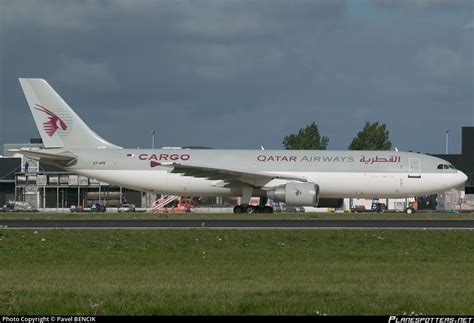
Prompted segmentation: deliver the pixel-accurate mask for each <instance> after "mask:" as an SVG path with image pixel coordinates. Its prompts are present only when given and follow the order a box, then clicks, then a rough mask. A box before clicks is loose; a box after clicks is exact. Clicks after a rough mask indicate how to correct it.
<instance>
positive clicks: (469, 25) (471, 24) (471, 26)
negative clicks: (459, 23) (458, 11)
mask: <svg viewBox="0 0 474 323" xmlns="http://www.w3.org/2000/svg"><path fill="white" fill-rule="evenodd" d="M464 28H465V29H474V19H473V20H471V21H469V22H467V23H466V24H465V25H464Z"/></svg>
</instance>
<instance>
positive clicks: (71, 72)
mask: <svg viewBox="0 0 474 323" xmlns="http://www.w3.org/2000/svg"><path fill="white" fill-rule="evenodd" d="M54 77H55V78H56V79H57V80H58V81H60V82H62V83H64V84H68V85H72V86H77V87H81V88H83V89H86V90H89V91H91V90H92V91H98V92H101V91H111V90H116V89H117V88H118V87H119V83H118V81H117V80H116V79H115V77H114V76H113V74H112V72H111V71H110V69H109V67H108V66H107V64H105V63H91V62H85V61H82V60H80V59H75V58H62V59H61V61H60V64H59V66H58V69H57V71H56V73H55V75H54Z"/></svg>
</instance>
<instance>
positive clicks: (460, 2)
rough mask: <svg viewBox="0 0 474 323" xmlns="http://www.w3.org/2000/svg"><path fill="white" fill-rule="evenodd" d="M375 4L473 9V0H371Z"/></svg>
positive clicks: (432, 9) (432, 8)
mask: <svg viewBox="0 0 474 323" xmlns="http://www.w3.org/2000/svg"><path fill="white" fill-rule="evenodd" d="M371 3H372V4H374V5H375V6H378V7H381V8H385V9H407V10H417V11H443V10H466V9H467V10H469V9H470V10H472V9H474V4H473V2H472V1H471V0H371Z"/></svg>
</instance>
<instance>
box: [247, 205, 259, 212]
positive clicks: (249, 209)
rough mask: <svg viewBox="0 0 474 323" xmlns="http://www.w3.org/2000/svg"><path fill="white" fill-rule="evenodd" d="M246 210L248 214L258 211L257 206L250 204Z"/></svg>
mask: <svg viewBox="0 0 474 323" xmlns="http://www.w3.org/2000/svg"><path fill="white" fill-rule="evenodd" d="M245 212H247V213H248V214H254V213H257V208H256V207H255V206H252V205H249V206H247V208H246V209H245Z"/></svg>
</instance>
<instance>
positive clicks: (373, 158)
mask: <svg viewBox="0 0 474 323" xmlns="http://www.w3.org/2000/svg"><path fill="white" fill-rule="evenodd" d="M20 84H21V87H22V89H23V92H24V94H25V97H26V100H27V101H28V105H29V107H30V110H31V113H32V114H33V118H34V120H35V123H36V126H37V128H38V131H39V133H40V135H41V138H42V139H43V144H44V148H42V149H22V150H21V153H23V154H24V155H26V156H27V157H29V158H33V159H37V160H40V161H41V162H44V163H47V164H52V165H55V166H58V167H61V168H63V169H65V170H67V171H69V172H72V173H76V174H79V175H83V176H87V177H90V178H95V179H98V180H101V181H104V182H107V183H110V184H114V185H120V186H123V187H128V188H131V189H135V190H140V191H151V192H155V193H158V194H172V195H185V196H234V197H237V196H240V197H241V201H242V203H241V204H240V205H237V206H235V208H234V212H235V213H241V212H247V213H254V212H268V213H271V212H273V209H272V208H271V207H269V206H265V205H266V202H267V200H268V199H272V200H275V201H281V202H285V203H286V204H287V205H289V206H330V205H334V204H337V201H341V200H342V198H344V197H357V198H380V197H384V198H401V197H411V196H421V195H427V194H433V193H437V192H443V191H446V190H449V189H451V188H453V187H458V186H461V185H463V183H464V182H465V181H466V180H467V177H466V175H465V174H464V173H462V172H461V171H459V170H456V169H455V168H454V166H453V165H452V164H451V163H449V162H447V161H445V160H443V159H440V158H436V157H433V156H429V155H424V154H420V153H412V152H401V151H347V150H334V151H332V150H223V149H181V150H176V149H126V148H122V147H119V146H116V145H114V144H112V143H110V142H108V141H106V140H104V139H103V138H101V137H100V136H99V135H97V134H96V133H95V132H94V131H92V130H91V129H90V128H89V127H88V126H87V125H86V124H85V122H84V121H83V120H82V119H81V118H80V117H79V116H78V115H77V114H76V113H75V112H74V111H73V110H72V109H71V107H70V106H69V105H68V104H67V103H66V102H65V101H64V100H63V99H62V98H61V97H60V96H59V95H58V94H57V93H56V91H55V90H54V89H53V88H52V87H51V86H50V85H49V84H48V83H47V82H46V81H45V80H43V79H30V78H23V79H20ZM252 196H257V197H260V205H259V206H251V205H249V202H250V198H251V197H252Z"/></svg>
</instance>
